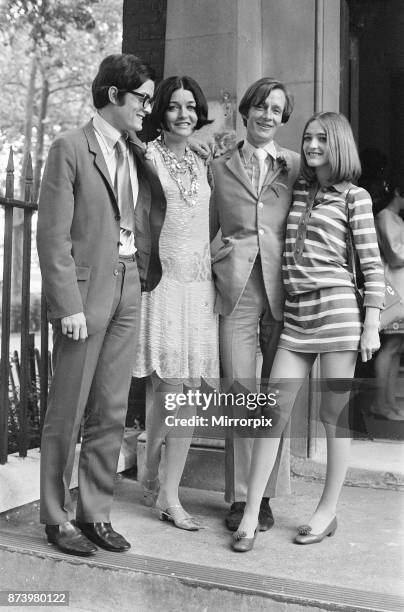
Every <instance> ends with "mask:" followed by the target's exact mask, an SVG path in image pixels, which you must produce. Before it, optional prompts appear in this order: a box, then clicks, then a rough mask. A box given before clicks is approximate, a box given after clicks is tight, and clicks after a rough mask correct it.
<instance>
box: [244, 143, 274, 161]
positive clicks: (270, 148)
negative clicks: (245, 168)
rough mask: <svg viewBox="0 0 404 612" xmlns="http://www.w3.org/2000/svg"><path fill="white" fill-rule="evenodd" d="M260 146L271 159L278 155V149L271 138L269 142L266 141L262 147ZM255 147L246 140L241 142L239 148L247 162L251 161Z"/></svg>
mask: <svg viewBox="0 0 404 612" xmlns="http://www.w3.org/2000/svg"><path fill="white" fill-rule="evenodd" d="M260 148H261V149H264V151H266V152H267V153H268V155H270V156H271V157H272V159H273V160H275V159H276V157H277V155H278V151H277V150H276V146H275V143H274V141H273V140H271V142H268V143H267V144H266V145H265V146H264V147H260ZM256 149H257V147H254V146H253V145H252V144H251V143H249V142H248V140H245V141H244V142H243V146H242V147H241V150H242V152H243V155H244V159H245V161H246V163H247V164H249V163H251V158H252V156H253V155H254V151H255V150H256Z"/></svg>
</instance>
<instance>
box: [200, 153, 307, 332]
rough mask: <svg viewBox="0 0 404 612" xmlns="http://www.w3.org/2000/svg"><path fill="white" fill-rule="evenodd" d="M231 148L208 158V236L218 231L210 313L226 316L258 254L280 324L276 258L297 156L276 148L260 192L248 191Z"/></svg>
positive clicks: (279, 280)
mask: <svg viewBox="0 0 404 612" xmlns="http://www.w3.org/2000/svg"><path fill="white" fill-rule="evenodd" d="M242 144H243V143H242V142H241V143H239V144H238V145H237V148H236V149H235V150H234V151H233V152H231V153H230V154H228V155H224V156H223V157H221V158H218V159H216V160H214V162H213V163H212V171H213V178H214V186H215V188H214V195H213V197H212V204H211V235H212V236H213V235H214V234H215V233H216V231H217V230H218V228H219V227H220V229H221V231H222V246H221V248H220V249H219V250H218V251H217V253H216V255H215V256H214V257H213V261H212V265H213V274H214V278H215V284H216V290H217V297H216V304H215V310H216V312H218V313H220V314H222V315H228V314H230V313H231V312H232V311H233V310H234V308H235V307H236V305H237V303H238V301H239V299H240V297H241V294H242V293H243V291H244V288H245V286H246V283H247V281H248V279H249V277H250V274H251V270H252V267H253V265H254V261H255V259H256V257H257V254H258V251H259V252H260V255H261V263H262V272H263V277H264V285H265V291H266V294H267V297H268V301H269V304H270V306H271V310H272V314H273V316H274V318H275V319H277V320H279V321H280V320H282V317H283V303H284V290H283V284H282V254H283V250H284V240H285V230H286V218H287V215H288V213H289V208H290V205H291V200H292V190H293V185H294V183H295V181H296V178H297V176H298V173H299V168H300V156H299V155H298V154H297V153H295V152H294V151H290V150H288V149H284V148H282V147H280V146H279V145H277V144H276V149H277V153H278V155H277V158H276V161H275V162H274V167H273V169H272V170H270V171H269V172H268V174H267V176H266V178H265V181H264V184H263V186H262V189H261V192H260V193H259V195H257V194H256V193H255V192H254V189H253V187H252V184H251V181H250V179H249V178H248V175H247V173H246V171H245V168H244V166H243V164H242V162H241V159H240V152H239V149H240V147H241V146H242Z"/></svg>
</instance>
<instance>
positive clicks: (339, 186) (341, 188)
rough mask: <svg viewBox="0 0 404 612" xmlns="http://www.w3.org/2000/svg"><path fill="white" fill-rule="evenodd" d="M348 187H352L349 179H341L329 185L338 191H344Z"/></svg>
mask: <svg viewBox="0 0 404 612" xmlns="http://www.w3.org/2000/svg"><path fill="white" fill-rule="evenodd" d="M350 187H352V183H350V182H349V181H341V182H340V183H335V184H334V185H331V189H334V190H335V191H339V193H344V191H346V190H347V189H349V188H350Z"/></svg>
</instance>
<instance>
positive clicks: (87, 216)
mask: <svg viewBox="0 0 404 612" xmlns="http://www.w3.org/2000/svg"><path fill="white" fill-rule="evenodd" d="M129 146H130V147H131V150H132V151H133V154H134V155H135V159H136V166H137V173H138V179H139V195H138V199H137V203H136V208H135V228H136V229H135V243H136V248H137V253H136V260H137V264H138V269H139V275H140V280H141V286H142V289H143V290H146V291H151V290H152V289H153V288H154V287H155V286H156V285H157V284H158V282H159V280H160V278H161V264H160V259H159V254H158V242H159V236H160V231H161V228H162V225H163V221H164V217H165V210H166V200H165V196H164V193H163V190H162V187H161V184H160V181H159V179H158V177H157V174H156V172H155V170H154V167H153V164H151V163H150V162H147V161H145V160H144V159H143V154H142V147H141V143H140V141H135V140H131V141H130V144H129ZM119 221H120V215H119V208H118V204H117V201H116V197H115V194H114V189H113V185H112V184H111V180H110V176H109V172H108V168H107V165H106V162H105V159H104V156H103V154H102V152H101V149H100V146H99V144H98V141H97V138H96V136H95V132H94V128H93V124H92V121H90V122H89V123H87V125H85V126H84V127H83V128H79V129H76V130H72V131H70V132H67V133H65V134H62V135H61V136H60V137H58V138H57V139H56V140H55V141H54V142H53V144H52V146H51V148H50V151H49V155H48V159H47V163H46V166H45V170H44V176H43V179H42V184H41V191H40V196H39V205H38V228H37V246H38V254H39V262H40V267H41V273H42V281H43V287H44V291H45V295H46V298H47V303H48V309H49V318H50V319H60V318H61V317H65V316H68V315H71V314H75V313H77V312H84V314H85V316H86V320H87V329H88V332H89V333H94V332H96V331H99V330H100V329H102V328H103V327H105V325H106V324H107V320H108V317H109V315H110V312H111V308H112V301H113V297H114V291H115V282H116V275H115V274H114V272H115V271H116V269H117V267H118V257H119V236H120V223H119Z"/></svg>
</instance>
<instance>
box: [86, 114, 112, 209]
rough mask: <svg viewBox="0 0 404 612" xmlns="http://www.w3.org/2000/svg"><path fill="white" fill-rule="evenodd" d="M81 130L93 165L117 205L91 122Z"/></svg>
mask: <svg viewBox="0 0 404 612" xmlns="http://www.w3.org/2000/svg"><path fill="white" fill-rule="evenodd" d="M83 129H84V133H85V135H86V138H87V142H88V150H89V151H90V153H92V154H93V155H94V165H95V166H96V167H97V169H98V171H99V172H100V174H101V175H102V178H103V179H104V181H105V182H106V184H107V186H108V189H109V191H110V193H111V195H112V196H113V198H114V202H115V204H116V205H117V202H116V197H115V191H114V187H113V185H112V183H111V177H110V176H109V172H108V168H107V164H106V162H105V159H104V156H103V154H102V151H101V149H100V145H99V144H98V140H97V137H96V135H95V132H94V128H93V122H92V121H89V122H88V123H87V124H86V125H85V126H84V128H83Z"/></svg>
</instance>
